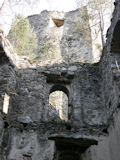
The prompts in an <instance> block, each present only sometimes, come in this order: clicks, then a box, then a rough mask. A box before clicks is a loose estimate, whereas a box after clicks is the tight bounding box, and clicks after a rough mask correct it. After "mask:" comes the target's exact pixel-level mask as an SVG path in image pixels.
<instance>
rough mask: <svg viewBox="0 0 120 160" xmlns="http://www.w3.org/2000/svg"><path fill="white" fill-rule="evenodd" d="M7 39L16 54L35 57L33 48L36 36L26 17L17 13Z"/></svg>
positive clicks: (35, 44)
mask: <svg viewBox="0 0 120 160" xmlns="http://www.w3.org/2000/svg"><path fill="white" fill-rule="evenodd" d="M8 39H9V40H10V42H11V43H12V45H13V47H14V50H15V52H16V53H17V54H18V55H21V56H28V57H29V58H30V59H33V58H34V57H35V53H34V50H35V49H36V48H37V37H36V34H35V32H34V31H33V29H32V28H31V26H30V24H29V20H28V19H26V18H24V17H22V16H21V15H17V16H16V18H15V22H14V23H13V25H12V27H11V31H10V33H9V35H8Z"/></svg>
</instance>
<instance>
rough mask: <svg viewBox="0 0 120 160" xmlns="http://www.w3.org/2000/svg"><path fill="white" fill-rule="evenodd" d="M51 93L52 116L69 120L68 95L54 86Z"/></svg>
mask: <svg viewBox="0 0 120 160" xmlns="http://www.w3.org/2000/svg"><path fill="white" fill-rule="evenodd" d="M51 91H52V92H51V93H50V95H49V106H50V116H51V117H53V118H55V117H56V118H59V119H61V120H64V121H67V120H68V96H67V94H66V93H65V92H63V91H61V90H55V91H54V88H52V90H51Z"/></svg>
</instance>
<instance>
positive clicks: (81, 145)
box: [49, 137, 98, 160]
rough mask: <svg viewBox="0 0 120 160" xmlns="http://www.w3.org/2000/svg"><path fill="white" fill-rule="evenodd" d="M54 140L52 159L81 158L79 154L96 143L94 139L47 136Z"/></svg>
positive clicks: (75, 159) (73, 159)
mask: <svg viewBox="0 0 120 160" xmlns="http://www.w3.org/2000/svg"><path fill="white" fill-rule="evenodd" d="M49 139H50V140H54V141H55V146H56V153H55V156H54V160H81V155H82V154H83V153H84V152H85V151H86V150H87V149H88V148H89V147H90V146H91V145H97V143H98V142H97V141H96V140H94V139H87V138H86V139H83V138H79V139H75V138H65V137H49Z"/></svg>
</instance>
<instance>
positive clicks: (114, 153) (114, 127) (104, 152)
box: [83, 109, 120, 160]
mask: <svg viewBox="0 0 120 160" xmlns="http://www.w3.org/2000/svg"><path fill="white" fill-rule="evenodd" d="M119 123H120V110H119V109H118V110H117V111H116V113H115V114H114V121H113V123H112V124H111V126H110V128H109V129H108V135H106V136H105V137H104V138H103V139H102V140H101V141H100V142H99V143H98V145H97V146H95V145H94V146H92V147H90V148H89V149H88V150H87V151H86V152H85V153H84V154H83V160H96V159H97V160H118V159H119V157H120V152H119V147H120V127H119Z"/></svg>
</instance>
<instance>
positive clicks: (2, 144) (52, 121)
mask: <svg viewBox="0 0 120 160" xmlns="http://www.w3.org/2000/svg"><path fill="white" fill-rule="evenodd" d="M119 21H120V3H119V2H117V1H116V2H115V11H114V13H113V18H112V23H111V26H110V28H109V30H108V33H107V42H106V46H105V47H104V49H103V54H102V56H101V59H100V61H99V62H98V63H91V62H90V63H86V62H79V63H78V62H77V63H75V62H70V63H66V62H62V63H58V64H57V63H55V64H44V65H41V64H39V63H34V64H33V63H31V62H30V61H28V60H27V59H26V58H19V57H17V55H16V53H14V52H13V49H12V46H11V45H10V43H9V41H8V40H7V39H6V38H5V37H4V36H3V34H2V33H0V160H66V159H67V160H68V159H69V160H96V159H97V160H119V159H120V152H119V148H120V125H119V124H120V110H119V109H120V99H119V93H120V92H119V89H120V86H119V84H120V82H119V76H120V72H119V62H120V61H119V51H120V47H119V46H120V45H119V42H120V39H119V38H120V29H119ZM59 25H60V24H59ZM78 45H79V44H78ZM86 56H87V54H86ZM116 57H117V58H116ZM54 91H63V92H64V93H65V94H66V95H67V97H68V120H67V121H64V120H61V119H60V118H59V115H58V117H57V118H56V116H55V117H54V116H53V115H52V116H50V114H49V112H50V106H49V95H50V93H52V92H54ZM5 94H7V95H8V96H9V110H8V113H7V114H5V113H3V103H4V95H5Z"/></svg>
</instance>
